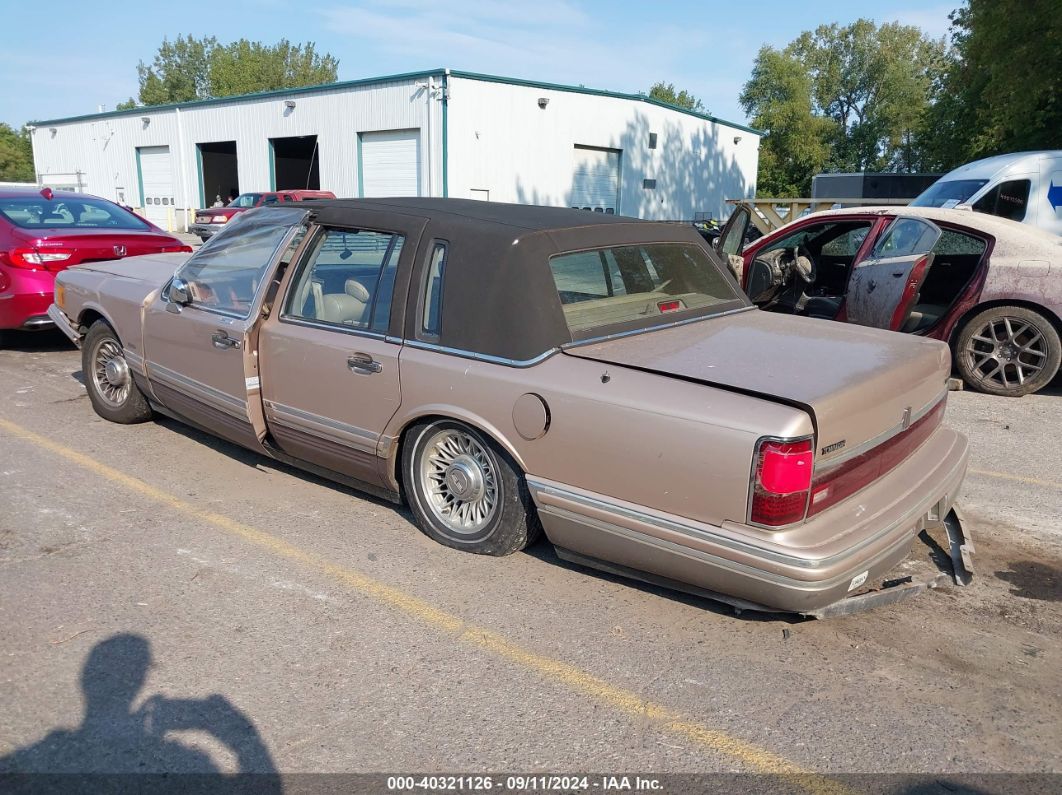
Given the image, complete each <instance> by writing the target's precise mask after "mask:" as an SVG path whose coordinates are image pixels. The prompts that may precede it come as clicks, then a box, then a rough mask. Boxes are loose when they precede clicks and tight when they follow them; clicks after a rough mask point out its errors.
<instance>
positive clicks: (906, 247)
mask: <svg viewBox="0 0 1062 795" xmlns="http://www.w3.org/2000/svg"><path fill="white" fill-rule="evenodd" d="M938 239H940V228H939V227H937V226H936V224H932V223H930V222H929V221H927V220H925V219H924V218H897V219H896V220H895V221H893V222H892V224H890V225H889V227H888V228H887V229H886V230H885V232H884V233H883V234H882V236H881V237H880V238H879V239H878V242H877V243H876V244H875V245H874V248H873V249H872V250H871V252H870V254H869V255H868V256H867V257H866V258H865V259H863V260H861V261H859V262H857V263H856V265H855V267H854V268H853V269H852V275H851V277H850V278H849V280H848V289H847V291H846V293H845V312H846V315H845V316H846V319H847V321H848V322H849V323H858V324H859V325H861V326H874V327H875V328H884V329H891V330H893V331H899V330H900V328H902V327H903V324H904V323H905V322H906V320H907V318H908V316H909V315H910V314H911V309H912V307H914V305H915V304H916V303H917V302H918V291H919V290H920V289H921V286H922V283H923V282H924V281H925V278H926V274H927V273H928V272H929V269H930V268H931V267H932V265H933V255H932V254H931V253H930V252H931V251H932V249H933V246H935V245H936V243H937V240H938Z"/></svg>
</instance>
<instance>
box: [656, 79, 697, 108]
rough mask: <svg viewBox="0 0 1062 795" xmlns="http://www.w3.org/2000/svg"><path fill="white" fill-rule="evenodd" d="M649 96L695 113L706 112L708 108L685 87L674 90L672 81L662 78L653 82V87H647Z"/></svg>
mask: <svg viewBox="0 0 1062 795" xmlns="http://www.w3.org/2000/svg"><path fill="white" fill-rule="evenodd" d="M649 96H650V97H651V98H652V99H656V100H659V101H661V102H666V103H667V104H668V105H675V106H676V107H679V108H685V109H686V110H692V111H694V112H695V113H705V114H707V113H708V108H706V107H704V103H703V102H701V101H700V100H699V99H697V97H695V96H693V94H691V93H690V92H688V91H686V90H685V89H683V90H682V91H675V84H674V83H665V82H664V81H663V80H661V81H660V82H659V83H654V84H653V87H652V88H650V89H649Z"/></svg>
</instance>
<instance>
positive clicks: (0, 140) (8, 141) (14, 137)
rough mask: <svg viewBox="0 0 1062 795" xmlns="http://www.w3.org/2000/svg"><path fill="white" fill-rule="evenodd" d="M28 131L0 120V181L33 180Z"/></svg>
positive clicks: (31, 153) (35, 175) (31, 149)
mask: <svg viewBox="0 0 1062 795" xmlns="http://www.w3.org/2000/svg"><path fill="white" fill-rule="evenodd" d="M36 179H37V174H36V172H35V171H34V169H33V144H32V143H31V142H30V137H29V133H27V132H26V131H25V130H15V129H14V128H12V127H11V125H10V124H4V123H3V122H0V182H35V181H36Z"/></svg>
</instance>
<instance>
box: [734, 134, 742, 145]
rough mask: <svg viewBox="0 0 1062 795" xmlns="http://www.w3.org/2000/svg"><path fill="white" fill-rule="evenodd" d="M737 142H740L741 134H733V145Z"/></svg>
mask: <svg viewBox="0 0 1062 795" xmlns="http://www.w3.org/2000/svg"><path fill="white" fill-rule="evenodd" d="M739 143H741V136H740V135H735V136H734V146H737V145H738V144H739Z"/></svg>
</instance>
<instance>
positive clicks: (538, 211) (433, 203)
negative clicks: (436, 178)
mask: <svg viewBox="0 0 1062 795" xmlns="http://www.w3.org/2000/svg"><path fill="white" fill-rule="evenodd" d="M304 204H306V205H307V206H315V205H321V206H323V207H324V206H326V207H328V208H331V209H336V210H338V209H341V208H342V209H349V210H377V211H381V212H400V213H404V214H406V215H417V216H421V217H423V218H434V219H437V220H445V219H446V217H447V216H449V217H450V219H452V220H457V219H465V220H468V221H480V222H483V223H488V224H498V225H502V226H511V227H517V228H520V229H525V230H528V231H543V230H550V229H572V228H576V227H582V226H596V225H598V224H615V223H628V224H629V223H644V222H642V221H639V220H638V219H637V218H628V217H626V216H622V215H607V214H605V213H595V212H590V211H589V210H577V209H573V208H567V207H541V206H538V205H531V204H506V203H504V202H489V201H479V200H476V199H438V198H420V197H416V198H414V197H395V198H385V199H321V200H317V199H315V200H312V201H306V202H304Z"/></svg>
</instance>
